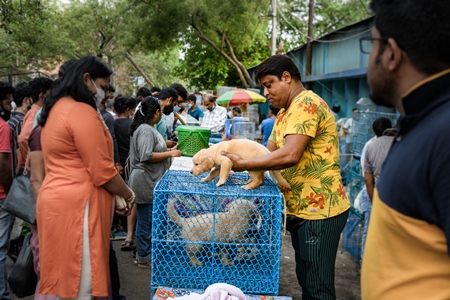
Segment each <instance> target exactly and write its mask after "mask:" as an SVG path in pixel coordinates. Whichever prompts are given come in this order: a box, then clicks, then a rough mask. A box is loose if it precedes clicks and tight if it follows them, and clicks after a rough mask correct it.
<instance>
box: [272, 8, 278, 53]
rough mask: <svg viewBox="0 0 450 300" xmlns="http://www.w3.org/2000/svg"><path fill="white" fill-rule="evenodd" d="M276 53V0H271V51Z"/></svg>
mask: <svg viewBox="0 0 450 300" xmlns="http://www.w3.org/2000/svg"><path fill="white" fill-rule="evenodd" d="M275 54H277V0H272V53H271V55H275Z"/></svg>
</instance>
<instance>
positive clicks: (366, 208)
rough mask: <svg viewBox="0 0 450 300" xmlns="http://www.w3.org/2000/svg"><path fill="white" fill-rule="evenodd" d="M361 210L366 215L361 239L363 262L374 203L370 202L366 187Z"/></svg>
mask: <svg viewBox="0 0 450 300" xmlns="http://www.w3.org/2000/svg"><path fill="white" fill-rule="evenodd" d="M361 210H362V213H363V215H364V230H363V235H362V238H361V260H362V258H363V256H364V246H365V244H366V237H367V231H368V229H369V222H370V213H371V212H372V202H370V198H369V194H368V193H367V190H366V188H365V187H364V190H363V196H362V199H361Z"/></svg>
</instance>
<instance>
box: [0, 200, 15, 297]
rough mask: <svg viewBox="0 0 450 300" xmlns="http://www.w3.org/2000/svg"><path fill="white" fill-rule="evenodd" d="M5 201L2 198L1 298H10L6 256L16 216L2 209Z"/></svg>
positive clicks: (0, 231) (0, 214) (0, 240)
mask: <svg viewBox="0 0 450 300" xmlns="http://www.w3.org/2000/svg"><path fill="white" fill-rule="evenodd" d="M3 201H4V199H0V300H10V299H11V298H10V297H9V292H8V282H7V279H8V277H7V274H6V256H7V253H8V246H9V237H10V235H11V229H12V226H13V224H14V218H13V216H11V215H10V214H9V213H7V212H6V211H4V210H2V209H1V207H2V205H3Z"/></svg>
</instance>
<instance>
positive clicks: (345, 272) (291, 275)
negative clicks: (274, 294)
mask: <svg viewBox="0 0 450 300" xmlns="http://www.w3.org/2000/svg"><path fill="white" fill-rule="evenodd" d="M359 270H360V269H359V266H358V265H357V263H356V262H355V260H354V259H353V257H352V256H351V255H350V254H349V253H348V252H345V251H344V250H343V248H342V245H339V249H338V253H337V257H336V276H335V287H336V299H338V300H359V299H361V296H360V295H361V289H360V284H359ZM279 295H280V296H290V297H292V299H293V300H301V299H302V292H301V287H300V285H299V284H298V282H297V277H296V276H295V256H294V249H293V248H292V244H291V237H290V236H289V235H286V236H284V237H283V246H282V248H281V270H280V291H279Z"/></svg>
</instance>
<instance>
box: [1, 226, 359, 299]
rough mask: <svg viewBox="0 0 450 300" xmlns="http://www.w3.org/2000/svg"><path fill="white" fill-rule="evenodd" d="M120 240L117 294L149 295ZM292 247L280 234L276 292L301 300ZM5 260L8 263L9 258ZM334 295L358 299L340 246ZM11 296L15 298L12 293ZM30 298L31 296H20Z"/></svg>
mask: <svg viewBox="0 0 450 300" xmlns="http://www.w3.org/2000/svg"><path fill="white" fill-rule="evenodd" d="M120 243H121V241H120V240H119V241H114V242H113V244H114V249H116V252H117V256H118V261H119V272H120V280H121V290H120V292H121V294H123V295H125V296H126V298H127V300H145V299H150V272H151V271H150V270H148V269H141V268H138V267H137V266H135V265H134V264H133V258H132V256H131V252H124V251H120ZM294 261H295V258H294V250H293V248H292V245H291V238H290V236H289V235H287V236H284V237H283V245H282V249H281V270H280V291H279V295H280V296H290V297H292V299H293V300H301V295H302V293H301V288H300V286H299V285H298V283H297V278H296V276H295V262H294ZM9 263H11V262H10V261H9ZM335 286H336V295H337V299H338V300H359V299H361V298H360V284H359V266H358V265H357V264H356V263H355V260H354V259H353V258H352V257H351V255H350V254H349V253H347V252H345V251H343V250H342V247H341V246H340V248H339V250H338V253H337V259H336V283H335ZM11 299H12V300H16V299H19V298H16V297H14V296H12V298H11ZM22 299H24V300H33V299H34V297H33V296H30V297H26V298H22Z"/></svg>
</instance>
